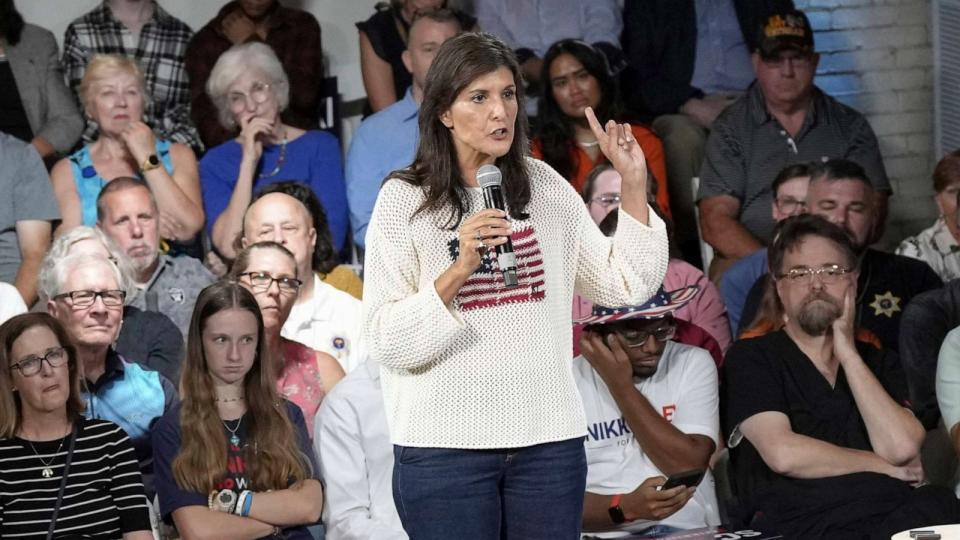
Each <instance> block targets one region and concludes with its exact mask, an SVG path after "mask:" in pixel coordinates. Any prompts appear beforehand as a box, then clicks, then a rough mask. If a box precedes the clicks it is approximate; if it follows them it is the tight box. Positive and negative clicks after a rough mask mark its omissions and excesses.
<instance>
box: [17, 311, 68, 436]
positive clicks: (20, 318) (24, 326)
mask: <svg viewBox="0 0 960 540" xmlns="http://www.w3.org/2000/svg"><path fill="white" fill-rule="evenodd" d="M35 326H43V327H45V328H48V329H49V330H50V331H51V332H53V335H54V336H56V337H57V341H58V342H59V343H60V346H61V347H63V349H64V351H66V354H67V366H68V367H69V370H70V373H69V381H70V395H69V397H68V398H67V403H66V407H67V419H68V420H70V421H71V422H72V421H74V420H76V419H78V418H80V413H81V412H83V409H84V402H83V398H82V397H81V396H80V370H79V369H78V368H77V349H76V348H75V347H74V346H73V343H72V342H71V341H70V336H69V335H67V331H66V330H65V329H64V328H63V325H62V324H61V323H60V321H58V320H57V319H55V318H54V317H53V316H52V315H49V314H47V313H24V314H22V315H17V316H16V317H12V318H11V319H9V320H8V321H7V322H5V323H3V325H0V438H8V437H13V436H14V434H15V433H16V432H17V430H19V429H20V424H21V422H22V421H23V417H22V416H21V415H22V412H21V409H22V405H21V403H20V399H19V398H17V396H16V395H14V393H13V380H12V377H13V370H11V369H10V364H11V362H12V360H13V358H11V356H10V355H11V353H12V351H13V343H14V342H15V341H17V339H18V338H19V337H20V336H21V335H23V333H24V332H26V331H27V330H29V329H31V328H33V327H35Z"/></svg>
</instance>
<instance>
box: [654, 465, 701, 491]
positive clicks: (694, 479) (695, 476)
mask: <svg viewBox="0 0 960 540" xmlns="http://www.w3.org/2000/svg"><path fill="white" fill-rule="evenodd" d="M706 473H707V471H706V470H704V469H694V470H692V471H684V472H682V473H677V474H671V475H670V476H669V477H668V478H667V481H666V482H664V483H663V485H662V486H660V487H658V488H657V491H663V490H666V489H671V488H675V487H677V486H687V487H695V486H696V485H697V484H699V483H700V481H701V480H703V475H704V474H706Z"/></svg>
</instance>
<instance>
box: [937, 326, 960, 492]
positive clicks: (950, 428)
mask: <svg viewBox="0 0 960 540" xmlns="http://www.w3.org/2000/svg"><path fill="white" fill-rule="evenodd" d="M935 397H936V401H937V405H938V406H939V410H940V413H941V414H943V423H944V425H945V426H946V429H947V433H949V435H950V442H951V443H952V444H953V449H954V452H956V453H958V454H960V328H954V329H953V330H951V331H950V332H949V333H947V335H946V338H945V339H944V340H943V346H942V347H941V348H940V353H939V360H938V362H937V376H936V396H935ZM956 492H957V496H958V497H960V483H958V484H957V485H956Z"/></svg>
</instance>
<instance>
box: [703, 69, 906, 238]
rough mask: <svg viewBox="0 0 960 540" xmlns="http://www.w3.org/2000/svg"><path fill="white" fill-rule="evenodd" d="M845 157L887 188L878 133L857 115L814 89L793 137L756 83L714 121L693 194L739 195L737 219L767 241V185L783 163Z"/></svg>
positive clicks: (769, 218) (876, 185) (769, 225)
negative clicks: (878, 144)
mask: <svg viewBox="0 0 960 540" xmlns="http://www.w3.org/2000/svg"><path fill="white" fill-rule="evenodd" d="M831 158H846V159H849V160H851V161H854V162H856V163H858V164H860V166H862V167H863V168H864V170H866V172H867V177H868V178H870V181H871V182H872V183H873V186H874V188H875V189H877V190H880V191H886V192H890V191H891V189H890V181H889V179H888V178H887V172H886V170H884V168H883V160H882V159H881V157H880V149H879V148H878V146H877V137H876V135H874V134H873V129H871V128H870V124H869V123H868V122H867V119H866V118H864V117H863V115H862V114H860V113H858V112H857V111H855V110H853V109H851V108H850V107H847V106H846V105H844V104H842V103H840V102H838V101H837V100H835V99H833V98H832V97H830V96H828V95H827V94H825V93H823V92H822V91H821V90H820V89H819V88H817V87H814V89H813V107H811V108H810V109H809V110H808V111H807V117H806V119H805V120H804V122H803V126H802V127H801V128H800V131H799V133H798V134H797V136H796V137H790V134H789V133H788V132H787V131H786V130H785V129H783V127H782V126H781V125H780V122H778V121H777V119H776V118H774V117H773V115H771V114H770V113H768V112H767V108H766V104H765V103H764V100H763V94H762V93H761V92H760V86H759V85H757V84H756V83H754V84H753V85H752V86H751V87H750V88H749V89H748V91H747V94H746V95H744V96H743V97H742V98H740V99H739V100H737V101H736V102H734V103H733V104H732V105H730V106H729V107H728V108H727V109H726V110H725V111H724V112H723V113H722V114H721V115H720V116H719V117H718V118H717V121H716V122H714V124H713V128H712V130H711V132H710V137H709V138H708V139H707V148H706V156H705V158H704V161H703V166H702V167H701V168H700V193H699V194H698V196H697V199H698V200H700V199H705V198H707V197H713V196H716V195H731V196H733V197H736V198H737V199H739V200H740V216H739V219H740V223H742V224H743V226H744V227H746V229H747V230H748V231H750V233H751V234H753V235H754V236H756V237H757V238H758V239H759V240H760V241H762V242H764V243H767V242H769V241H770V235H771V234H772V232H773V225H774V222H773V217H772V216H771V213H770V205H771V203H772V202H773V193H772V192H771V191H770V184H772V183H773V179H774V178H775V177H776V176H777V173H779V172H780V171H781V170H783V168H784V167H786V166H787V165H792V164H794V163H802V162H808V161H825V160H827V159H831Z"/></svg>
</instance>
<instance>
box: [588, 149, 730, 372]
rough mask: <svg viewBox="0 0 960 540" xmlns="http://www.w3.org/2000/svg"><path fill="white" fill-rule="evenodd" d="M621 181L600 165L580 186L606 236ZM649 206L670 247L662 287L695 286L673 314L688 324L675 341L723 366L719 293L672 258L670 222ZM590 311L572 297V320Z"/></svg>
mask: <svg viewBox="0 0 960 540" xmlns="http://www.w3.org/2000/svg"><path fill="white" fill-rule="evenodd" d="M622 181H623V179H622V178H621V177H620V173H618V172H617V171H616V170H614V169H613V167H612V166H610V165H609V164H606V163H604V164H601V165H599V166H597V167H596V168H595V169H594V170H593V171H591V172H590V174H589V175H588V176H587V181H586V183H585V184H584V190H583V193H582V196H583V200H584V202H585V203H586V205H587V210H588V211H589V212H590V216H591V217H592V218H593V219H594V221H595V222H596V223H597V225H598V226H599V227H600V231H601V232H602V233H603V234H605V235H607V236H613V234H614V232H615V231H616V230H617V224H618V223H619V214H618V213H617V212H616V210H617V208H619V207H620V185H621V183H622ZM652 199H653V197H651V200H652ZM650 205H651V207H652V208H653V209H654V210H655V211H657V213H658V215H660V216H661V217H662V218H663V220H664V222H665V223H666V224H667V240H668V242H669V244H670V248H671V257H670V260H669V262H668V263H667V273H666V275H665V276H664V278H663V287H664V288H667V289H669V290H679V289H683V288H686V287H689V286H691V285H694V286H696V287H697V293H696V296H695V297H694V298H693V300H691V301H690V302H689V303H686V305H684V306H680V307H679V308H678V309H677V311H676V312H675V313H674V314H673V315H674V317H675V318H676V319H678V320H681V321H684V322H689V323H691V324H690V325H684V324H681V325H680V327H679V328H678V338H677V341H679V342H681V343H686V344H687V345H694V346H698V347H703V348H705V349H707V350H708V351H710V353H711V354H712V355H713V356H714V360H715V361H716V363H717V366H720V365H722V364H723V353H724V352H725V351H726V350H727V349H729V348H730V324H729V322H728V321H727V315H726V308H725V307H724V305H723V302H722V301H721V300H720V293H719V291H717V287H716V286H715V285H714V284H713V283H710V280H708V279H707V277H706V276H705V275H704V274H703V272H701V271H700V269H698V268H697V267H695V266H693V265H691V264H690V263H687V262H686V261H683V260H681V259H677V258H675V257H674V256H673V253H674V252H675V251H676V250H675V249H674V248H675V247H676V246H675V243H674V236H673V232H674V231H673V222H672V221H671V220H670V219H669V218H667V217H665V216H663V213H662V212H660V208H659V206H658V205H657V204H656V202H651V203H650ZM591 309H592V304H591V303H590V302H589V301H588V300H586V299H584V298H582V297H580V296H579V295H577V296H575V297H574V314H573V316H574V318H575V319H576V318H581V317H584V316H587V315H588V314H589V313H590V312H591ZM581 328H582V327H580V326H574V329H573V338H574V354H575V355H576V354H579V352H580V348H579V345H580V330H581ZM701 332H703V333H706V337H708V338H709V339H707V340H704V336H701V335H700V333H701Z"/></svg>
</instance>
